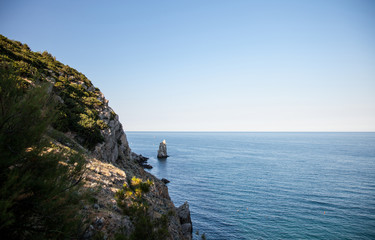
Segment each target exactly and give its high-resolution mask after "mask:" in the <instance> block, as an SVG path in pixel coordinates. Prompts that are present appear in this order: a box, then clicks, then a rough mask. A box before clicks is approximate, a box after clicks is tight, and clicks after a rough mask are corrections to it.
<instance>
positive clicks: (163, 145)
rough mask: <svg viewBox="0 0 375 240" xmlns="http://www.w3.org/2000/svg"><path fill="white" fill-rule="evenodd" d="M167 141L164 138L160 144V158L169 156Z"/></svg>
mask: <svg viewBox="0 0 375 240" xmlns="http://www.w3.org/2000/svg"><path fill="white" fill-rule="evenodd" d="M167 157H169V156H168V155H167V143H166V142H165V140H163V141H162V142H161V143H160V145H159V150H158V158H167Z"/></svg>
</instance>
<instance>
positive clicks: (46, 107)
mask: <svg viewBox="0 0 375 240" xmlns="http://www.w3.org/2000/svg"><path fill="white" fill-rule="evenodd" d="M0 79H1V80H0V104H1V106H2V108H1V109H0V182H1V186H0V236H1V237H2V239H73V238H79V236H80V234H81V223H82V217H81V215H80V214H79V209H80V201H81V200H82V198H83V197H82V195H81V194H80V193H79V191H80V187H81V183H80V179H81V176H82V174H83V169H84V164H85V161H84V158H83V157H82V155H81V154H79V153H78V152H76V151H70V150H67V149H58V148H57V147H56V146H54V145H53V144H51V143H50V141H49V140H48V138H46V137H45V133H46V130H47V127H48V126H49V125H50V124H51V122H52V120H53V117H52V116H54V114H53V105H52V104H51V99H50V97H49V95H48V94H47V93H46V90H47V86H42V87H35V88H32V89H24V88H21V87H20V86H21V85H20V84H19V81H18V80H17V74H16V73H14V72H12V71H10V70H9V69H8V68H6V67H4V66H0Z"/></svg>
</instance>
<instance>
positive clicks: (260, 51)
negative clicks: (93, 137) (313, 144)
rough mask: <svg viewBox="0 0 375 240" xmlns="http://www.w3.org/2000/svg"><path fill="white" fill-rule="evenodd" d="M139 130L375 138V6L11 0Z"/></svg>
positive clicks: (3, 21)
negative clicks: (352, 133) (318, 133)
mask: <svg viewBox="0 0 375 240" xmlns="http://www.w3.org/2000/svg"><path fill="white" fill-rule="evenodd" d="M0 34H2V35H4V36H6V37H8V38H10V39H13V40H17V41H20V42H22V43H27V44H28V46H29V47H30V48H31V49H32V50H33V51H44V50H46V51H48V52H50V53H51V54H52V55H54V56H55V57H56V59H57V60H59V61H61V62H62V63H64V64H67V65H69V66H71V67H73V68H75V69H77V70H78V71H80V72H82V73H83V74H85V75H86V76H87V77H88V78H89V79H90V80H91V81H92V82H93V84H94V85H95V86H96V87H99V88H100V90H101V91H102V92H103V93H104V95H105V96H106V98H107V99H108V100H109V105H110V106H111V107H112V108H113V109H114V111H115V112H116V113H117V114H118V115H119V117H120V121H121V122H122V124H123V127H124V129H125V130H127V131H375V1H371V0H369V1H365V0H350V1H348V0H324V1H321V0H310V1H307V0H306V1H297V0H296V1H288V0H285V1H271V0H262V1H250V0H236V1H233V0H226V1H223V0H207V1H201V0H189V1H188V0H180V1H176V0H170V1H167V0H160V1H151V0H150V1H142V0H140V1H138V0H137V1H135V0H134V1H94V0H74V1H71V0H67V1H50V0H48V1H39V0H27V1H26V0H25V1H18V0H8V1H7V0H1V1H0Z"/></svg>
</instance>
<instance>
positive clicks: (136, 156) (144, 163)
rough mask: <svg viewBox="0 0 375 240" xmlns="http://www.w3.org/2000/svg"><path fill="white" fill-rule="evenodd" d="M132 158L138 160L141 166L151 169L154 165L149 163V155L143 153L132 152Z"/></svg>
mask: <svg viewBox="0 0 375 240" xmlns="http://www.w3.org/2000/svg"><path fill="white" fill-rule="evenodd" d="M131 158H132V159H133V160H134V161H136V162H137V163H138V164H139V165H140V166H141V167H143V168H146V169H151V168H152V166H151V165H150V164H148V163H147V160H148V157H144V156H142V154H136V153H134V152H132V153H131Z"/></svg>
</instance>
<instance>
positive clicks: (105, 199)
mask: <svg viewBox="0 0 375 240" xmlns="http://www.w3.org/2000/svg"><path fill="white" fill-rule="evenodd" d="M0 63H1V64H6V65H8V66H12V67H13V68H14V69H15V71H16V74H17V76H18V78H19V81H20V83H21V84H25V85H36V84H43V83H45V82H48V83H50V84H51V87H50V88H49V93H50V94H51V96H53V98H54V99H55V100H56V102H57V104H56V111H57V119H56V121H55V123H54V125H53V128H54V129H55V130H56V131H60V132H62V133H63V134H64V135H65V137H66V138H69V139H70V140H71V141H70V142H74V143H75V145H78V146H79V147H80V148H81V149H83V150H84V151H85V153H86V158H87V172H86V174H85V187H86V188H89V189H93V192H95V194H94V195H95V199H96V200H95V201H96V203H95V204H93V205H92V206H85V207H84V208H83V210H82V211H83V212H84V213H85V215H86V216H90V217H91V218H90V219H92V222H90V223H89V224H88V228H87V230H86V232H85V235H84V236H83V237H84V238H86V239H90V238H93V237H95V236H97V233H101V234H103V235H104V236H106V237H107V238H112V237H114V233H118V232H122V233H123V234H125V235H129V234H130V233H131V232H132V231H133V230H134V224H133V221H132V220H131V218H130V217H129V216H127V215H125V214H123V213H122V211H121V210H120V209H119V207H118V206H117V204H116V200H115V197H114V195H115V193H116V192H117V191H118V190H119V189H120V188H121V187H122V185H123V184H124V183H126V182H127V181H129V180H130V179H131V178H132V177H137V178H140V179H142V180H147V179H149V180H152V182H153V184H152V186H151V189H150V192H148V193H147V194H146V195H145V198H146V200H147V203H148V205H149V210H148V215H149V216H150V218H151V219H152V220H155V221H157V220H158V219H160V218H161V217H162V216H163V215H168V232H169V234H168V239H191V233H186V231H185V235H184V233H183V230H182V227H181V221H180V218H179V216H178V213H177V212H176V208H175V206H174V204H173V202H172V201H171V199H170V197H169V194H168V188H167V187H166V185H165V184H164V183H163V182H161V181H160V180H159V179H157V178H156V177H155V176H153V175H151V174H150V173H148V172H146V171H145V170H144V169H143V167H142V166H140V165H139V164H138V162H137V161H136V159H135V158H134V156H137V155H136V154H134V153H132V152H131V149H130V147H129V144H128V141H127V138H126V134H125V132H124V130H123V127H122V125H121V123H120V121H119V117H118V115H117V114H116V113H115V112H114V111H113V109H112V108H111V107H110V106H109V105H108V100H107V99H106V98H105V97H104V95H103V94H102V93H101V92H100V90H99V89H98V88H95V86H93V84H92V83H91V81H90V80H88V79H87V78H86V77H85V76H84V75H83V74H82V73H79V72H78V71H76V70H75V69H72V68H70V67H69V66H67V65H64V64H62V63H60V62H58V61H57V60H56V59H55V58H54V57H53V56H52V55H51V54H49V53H47V52H43V53H36V52H32V51H31V50H30V49H29V47H28V46H27V45H26V44H22V43H20V42H16V41H12V40H9V39H7V38H6V37H4V36H1V35H0ZM55 142H56V144H59V145H62V146H64V147H71V146H70V145H69V144H68V143H66V141H61V140H59V139H55ZM94 190H95V191H94Z"/></svg>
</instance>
